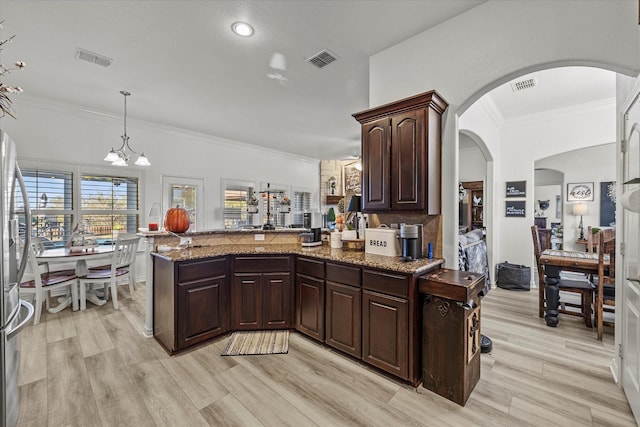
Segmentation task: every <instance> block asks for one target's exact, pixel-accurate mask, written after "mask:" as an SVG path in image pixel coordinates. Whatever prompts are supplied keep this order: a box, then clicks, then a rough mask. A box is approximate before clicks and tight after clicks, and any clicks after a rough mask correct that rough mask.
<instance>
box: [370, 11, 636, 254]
mask: <svg viewBox="0 0 640 427" xmlns="http://www.w3.org/2000/svg"><path fill="white" fill-rule="evenodd" d="M637 7H638V6H637V2H636V1H633V0H623V1H615V2H611V1H608V0H594V1H588V2H584V1H562V2H557V1H535V0H532V1H527V0H520V1H511V2H510V1H498V0H490V1H488V2H486V3H483V4H481V5H480V6H477V7H475V8H473V9H471V10H469V11H467V12H466V13H464V14H462V15H460V16H457V17H454V18H452V19H450V20H449V21H446V22H444V23H442V24H440V25H438V26H436V27H434V28H432V29H430V30H428V31H425V32H423V33H421V34H418V35H416V36H415V37H412V38H411V39H409V40H406V41H404V42H402V43H400V44H398V45H395V46H393V47H391V48H389V49H387V50H385V51H382V52H380V53H379V54H377V55H374V56H372V57H371V60H370V106H372V107H373V106H376V105H381V104H384V103H386V102H391V101H393V100H396V99H400V98H403V97H406V96H410V95H413V94H416V93H420V92H423V91H426V90H429V89H436V90H437V91H438V92H439V93H440V94H441V95H442V96H443V97H444V98H445V99H446V100H447V101H448V102H449V109H448V110H447V112H446V120H445V128H444V129H443V228H444V229H443V239H444V256H445V258H446V259H447V265H448V266H455V264H454V262H455V261H453V260H454V259H455V258H456V248H455V246H454V244H453V243H452V242H453V241H454V236H455V230H456V227H457V210H456V209H457V208H456V206H457V205H456V203H457V198H456V197H455V194H456V191H457V189H456V186H457V182H458V168H457V166H458V165H457V163H458V153H457V138H458V132H457V127H458V116H459V115H460V113H461V112H463V111H464V110H465V109H466V107H467V106H469V105H471V104H472V103H473V102H475V101H476V100H477V99H478V98H479V97H480V96H481V95H482V94H484V93H486V92H487V91H488V90H489V89H492V88H494V87H496V86H498V85H500V84H502V83H505V82H507V81H509V80H510V79H512V78H514V77H517V76H519V75H522V74H526V73H529V72H533V71H536V70H540V69H545V68H550V67H552V66H557V65H596V66H602V67H603V68H607V69H610V70H613V71H617V72H623V73H626V74H628V75H632V76H634V77H635V76H637V75H638V73H639V72H640V50H639V49H638V41H639V40H640V37H639V34H640V30H639V27H638V22H637V20H638V10H637ZM460 120H461V121H462V118H460ZM611 123H613V125H612V126H611V125H609V123H606V124H604V125H603V126H602V128H601V129H598V128H597V127H595V126H594V129H592V130H593V131H594V132H595V133H594V134H590V135H587V136H588V137H587V138H586V140H582V139H581V136H583V135H584V134H585V132H583V130H582V129H580V128H577V129H576V128H569V127H568V126H567V125H566V124H565V125H564V127H565V128H566V131H565V133H564V138H560V137H558V135H549V132H543V133H542V134H540V132H539V129H529V133H525V132H522V131H520V129H517V128H513V129H511V131H510V132H506V134H503V135H501V136H500V137H497V138H496V139H485V138H483V141H485V142H486V143H488V144H490V147H489V152H490V154H491V156H492V160H493V161H494V162H495V167H494V168H493V169H494V170H493V172H489V171H488V175H489V174H494V176H492V177H488V179H491V178H493V179H494V189H493V190H494V191H495V194H496V195H497V197H495V198H494V203H493V206H494V207H495V208H496V212H497V215H494V219H495V220H496V221H497V222H498V223H496V224H494V225H495V228H494V230H493V234H494V236H495V238H496V242H497V244H496V245H495V246H496V247H495V248H494V250H495V251H496V257H498V258H500V256H501V254H502V253H509V254H510V255H509V256H510V260H511V261H512V262H522V263H528V262H529V260H530V259H531V257H530V256H527V252H530V251H532V249H530V248H529V249H528V250H526V251H524V252H522V251H519V252H518V247H519V246H522V245H519V244H518V242H519V241H524V240H523V239H524V238H525V235H526V236H527V237H526V241H529V240H530V237H528V236H529V235H528V234H527V233H528V232H527V231H526V230H528V227H529V226H530V224H531V223H533V213H532V212H533V210H532V209H531V206H532V205H531V203H532V201H533V186H532V185H533V184H532V183H533V162H534V161H535V159H536V158H540V157H543V156H547V155H549V154H555V153H558V152H560V151H565V150H567V149H571V148H574V147H576V148H577V146H578V145H579V144H581V145H580V146H581V147H584V146H585V145H589V144H592V145H594V144H603V143H607V142H612V141H614V140H615V114H614V115H613V116H612V122H611ZM562 127H563V125H562V123H557V124H556V126H553V128H554V129H560V128H562ZM467 129H470V130H471V131H472V132H475V131H476V129H475V128H474V127H473V126H468V127H467ZM476 133H478V134H480V132H476ZM550 136H553V138H550ZM516 137H518V138H519V137H525V139H524V140H518V139H517V138H516ZM500 138H502V140H500ZM571 141H574V142H573V145H570V146H569V147H568V148H566V147H567V146H566V145H565V144H567V143H569V144H571ZM496 144H498V145H499V146H500V147H502V148H501V149H499V150H495V149H494V147H495V145H496ZM563 145H564V146H565V148H562V146H563ZM549 149H551V150H552V152H551V153H549V151H546V152H545V150H549ZM522 150H525V151H524V153H523V152H522ZM501 159H505V161H501ZM514 159H516V160H517V161H515V162H514V161H513V160H514ZM512 180H514V181H515V180H526V181H527V183H528V185H527V194H528V195H529V196H528V197H527V206H528V211H529V212H530V213H529V215H528V217H527V218H522V219H519V218H510V219H509V221H505V220H504V218H503V217H504V188H502V187H504V182H505V181H512ZM523 230H525V231H523ZM504 236H508V238H507V237H504ZM488 243H489V244H491V243H490V242H488ZM514 250H515V251H516V252H515V254H517V253H520V254H519V256H517V257H515V258H514V257H513V256H512V255H511V254H512V253H514V252H513V251H514ZM516 258H517V259H516Z"/></svg>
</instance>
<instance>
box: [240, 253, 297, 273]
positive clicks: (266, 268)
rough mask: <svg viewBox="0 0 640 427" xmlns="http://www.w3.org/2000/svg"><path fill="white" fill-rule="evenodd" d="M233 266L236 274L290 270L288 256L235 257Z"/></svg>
mask: <svg viewBox="0 0 640 427" xmlns="http://www.w3.org/2000/svg"><path fill="white" fill-rule="evenodd" d="M234 265H235V271H236V272H237V273H273V272H279V271H285V272H289V270H290V269H291V268H290V258H289V257H288V256H273V257H268V256H256V257H249V256H237V257H235V262H234Z"/></svg>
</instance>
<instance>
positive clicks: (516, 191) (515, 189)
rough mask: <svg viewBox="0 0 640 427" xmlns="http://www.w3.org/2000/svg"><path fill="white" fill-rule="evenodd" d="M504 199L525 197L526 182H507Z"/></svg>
mask: <svg viewBox="0 0 640 427" xmlns="http://www.w3.org/2000/svg"><path fill="white" fill-rule="evenodd" d="M506 190H507V193H506V197H526V196H527V181H507V188H506Z"/></svg>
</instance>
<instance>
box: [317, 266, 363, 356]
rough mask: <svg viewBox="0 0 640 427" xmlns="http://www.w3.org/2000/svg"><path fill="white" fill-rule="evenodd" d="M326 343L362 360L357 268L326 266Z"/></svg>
mask: <svg viewBox="0 0 640 427" xmlns="http://www.w3.org/2000/svg"><path fill="white" fill-rule="evenodd" d="M326 269H327V276H326V277H327V279H326V310H325V318H326V320H325V326H326V333H325V343H326V344H327V345H329V346H331V347H333V348H336V349H338V350H341V351H343V352H345V353H347V354H350V355H352V356H355V357H357V358H361V357H362V289H361V285H362V275H361V270H360V268H357V267H352V266H346V265H341V264H334V263H327V267H326Z"/></svg>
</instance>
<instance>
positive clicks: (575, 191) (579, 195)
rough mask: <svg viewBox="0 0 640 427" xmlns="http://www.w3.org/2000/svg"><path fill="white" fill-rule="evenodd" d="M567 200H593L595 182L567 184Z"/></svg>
mask: <svg viewBox="0 0 640 427" xmlns="http://www.w3.org/2000/svg"><path fill="white" fill-rule="evenodd" d="M567 202H593V182H572V183H569V184H567Z"/></svg>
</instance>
